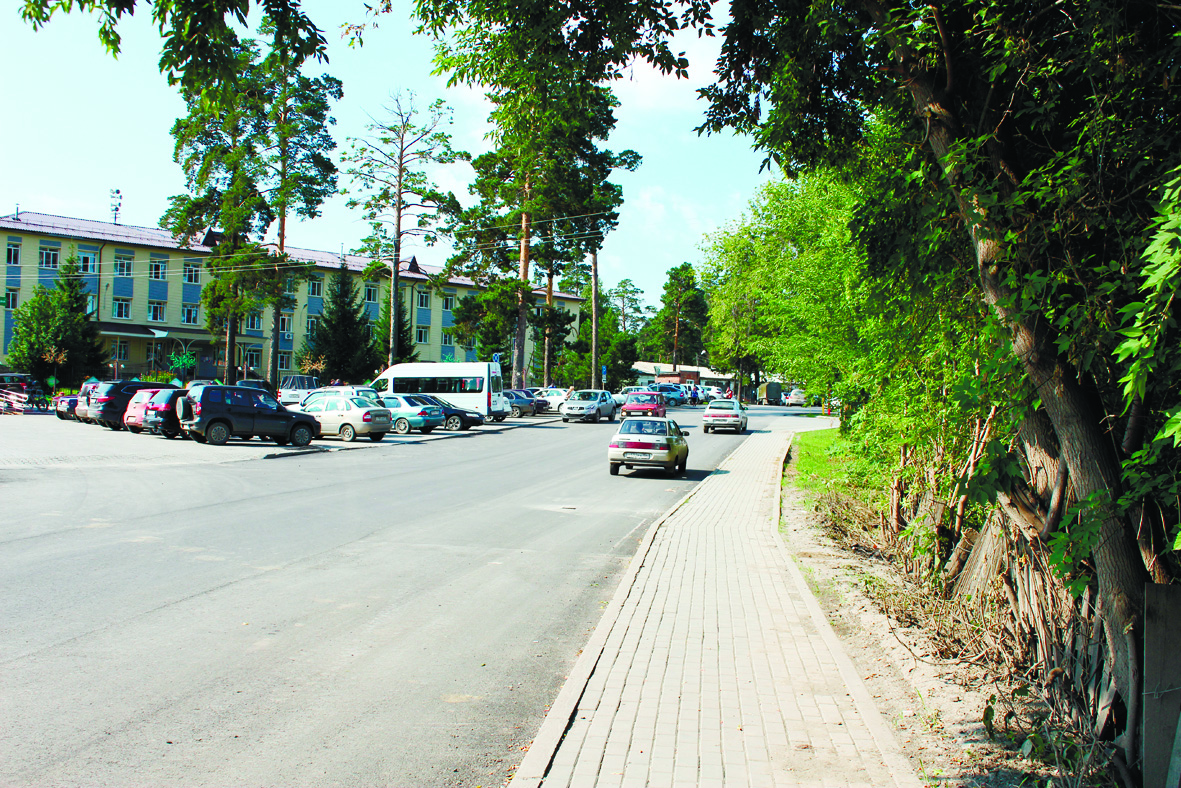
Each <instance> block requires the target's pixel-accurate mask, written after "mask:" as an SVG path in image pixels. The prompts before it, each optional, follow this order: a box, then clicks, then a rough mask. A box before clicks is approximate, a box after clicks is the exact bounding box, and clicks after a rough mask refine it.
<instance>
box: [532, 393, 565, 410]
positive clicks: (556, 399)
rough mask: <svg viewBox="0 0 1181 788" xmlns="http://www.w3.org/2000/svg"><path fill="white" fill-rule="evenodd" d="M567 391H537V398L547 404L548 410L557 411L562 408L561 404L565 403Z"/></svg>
mask: <svg viewBox="0 0 1181 788" xmlns="http://www.w3.org/2000/svg"><path fill="white" fill-rule="evenodd" d="M567 392H568V389H559V388H549V389H538V391H537V398H538V399H543V400H545V401H546V402H548V403H549V410H551V411H555V412H556V411H557V410H558V409H559V408H561V407H562V403H563V402H565V401H566V394H567Z"/></svg>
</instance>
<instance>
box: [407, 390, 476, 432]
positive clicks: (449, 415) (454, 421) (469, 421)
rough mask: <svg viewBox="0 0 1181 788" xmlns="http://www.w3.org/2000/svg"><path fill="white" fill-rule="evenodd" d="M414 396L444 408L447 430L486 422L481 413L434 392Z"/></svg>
mask: <svg viewBox="0 0 1181 788" xmlns="http://www.w3.org/2000/svg"><path fill="white" fill-rule="evenodd" d="M414 396H415V397H416V398H417V399H421V400H426V401H427V402H429V403H431V404H432V405H438V406H439V407H440V408H442V410H443V429H445V430H453V431H460V430H467V429H471V428H472V427H481V426H483V424H484V417H483V416H481V415H480V414H479V413H476V412H475V411H474V410H468V409H466V408H457V407H455V406H454V405H452V404H451V403H450V402H448V401H447V400H445V399H443V398H442V397H436V396H435V395H434V394H415V395H414Z"/></svg>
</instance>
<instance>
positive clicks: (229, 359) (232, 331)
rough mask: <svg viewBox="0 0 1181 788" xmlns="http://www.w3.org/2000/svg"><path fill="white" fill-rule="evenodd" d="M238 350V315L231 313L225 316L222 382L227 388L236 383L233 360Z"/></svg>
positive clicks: (236, 366) (235, 362)
mask: <svg viewBox="0 0 1181 788" xmlns="http://www.w3.org/2000/svg"><path fill="white" fill-rule="evenodd" d="M237 349H238V315H237V314H235V313H233V312H231V313H230V314H228V315H227V316H226V366H225V375H224V376H223V380H224V381H225V384H226V385H227V386H232V385H234V384H235V383H237V382H238V362H237V360H236V359H235V358H234V357H235V356H236V355H237V353H236V352H235V351H237Z"/></svg>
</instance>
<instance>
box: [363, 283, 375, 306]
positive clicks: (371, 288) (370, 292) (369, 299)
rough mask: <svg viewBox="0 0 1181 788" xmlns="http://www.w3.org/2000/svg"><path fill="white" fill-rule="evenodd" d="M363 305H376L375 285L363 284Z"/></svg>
mask: <svg viewBox="0 0 1181 788" xmlns="http://www.w3.org/2000/svg"><path fill="white" fill-rule="evenodd" d="M365 303H366V304H376V303H377V285H375V284H373V283H372V282H366V283H365Z"/></svg>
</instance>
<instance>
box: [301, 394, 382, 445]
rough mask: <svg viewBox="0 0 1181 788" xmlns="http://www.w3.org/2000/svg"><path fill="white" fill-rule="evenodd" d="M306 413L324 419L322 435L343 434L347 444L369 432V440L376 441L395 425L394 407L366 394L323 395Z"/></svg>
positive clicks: (321, 420)
mask: <svg viewBox="0 0 1181 788" xmlns="http://www.w3.org/2000/svg"><path fill="white" fill-rule="evenodd" d="M303 412H304V413H306V414H308V415H309V416H311V417H313V418H314V419H315V420H316V421H318V422H320V436H321V437H323V436H324V435H339V436H340V439H341V440H342V441H344V442H345V443H350V442H352V441H353V440H354V439H355V438H356V437H357V436H358V435H368V436H369V440H371V441H375V442H376V441H379V440H381V439H382V438H384V437H385V436H386V433H387V432H389V431H390V429H391V428H392V427H393V414H392V412H391V411H390V409H389V408H387V407H385V406H383V405H378V404H377V403H375V402H374V401H373V400H371V399H365V398H364V397H349V396H346V395H344V394H340V395H337V396H333V397H321V398H319V399H317V400H316V401H315V402H310V403H308V404H307V406H306V407H304V409H303Z"/></svg>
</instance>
